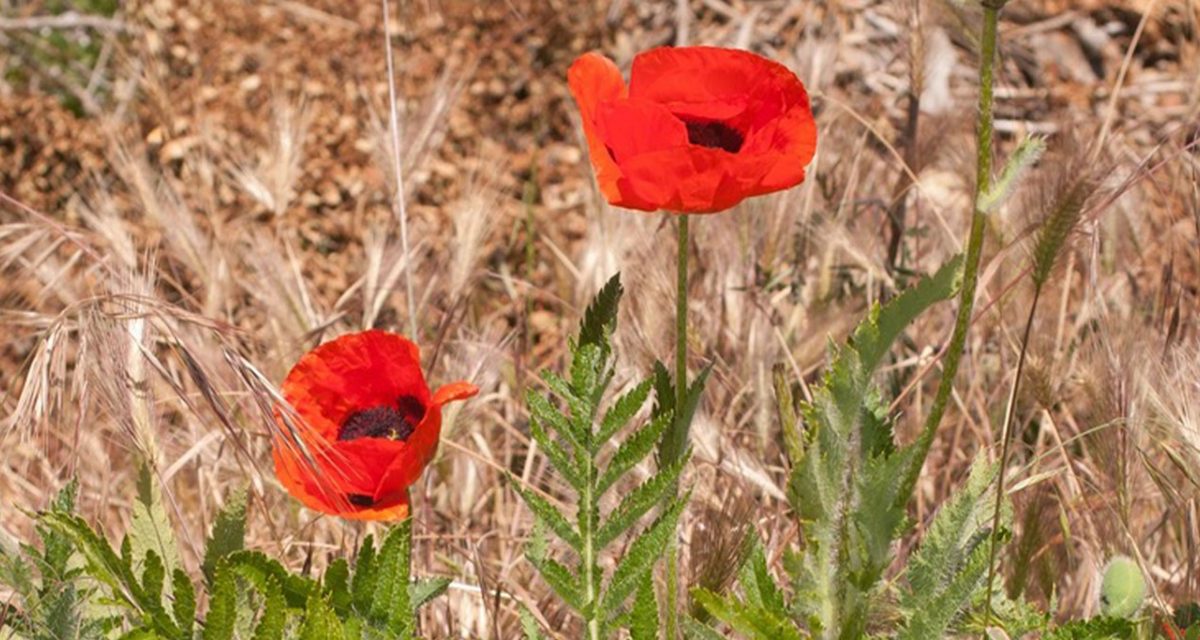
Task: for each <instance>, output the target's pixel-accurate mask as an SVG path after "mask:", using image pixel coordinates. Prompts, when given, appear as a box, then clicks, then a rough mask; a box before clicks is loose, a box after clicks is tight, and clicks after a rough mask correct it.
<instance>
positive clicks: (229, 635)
mask: <svg viewBox="0 0 1200 640" xmlns="http://www.w3.org/2000/svg"><path fill="white" fill-rule="evenodd" d="M236 624H237V577H236V576H235V575H234V571H233V569H232V568H231V567H229V566H228V565H226V564H224V563H222V564H221V565H220V566H218V567H217V571H216V575H215V577H214V579H213V585H212V592H211V594H210V596H209V601H208V615H207V616H205V618H204V636H203V637H204V640H233V631H234V627H235V625H236Z"/></svg>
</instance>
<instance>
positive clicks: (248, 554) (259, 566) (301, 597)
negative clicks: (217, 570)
mask: <svg viewBox="0 0 1200 640" xmlns="http://www.w3.org/2000/svg"><path fill="white" fill-rule="evenodd" d="M222 564H223V565H228V566H229V568H230V570H231V571H234V572H236V574H237V575H238V576H241V577H242V578H244V579H246V580H248V581H249V582H250V583H251V584H253V585H254V586H255V588H257V589H258V590H259V591H262V592H263V593H266V591H267V588H268V587H267V584H268V582H269V580H271V579H274V580H275V581H276V582H277V583H279V585H280V587H281V588H282V589H283V595H284V596H285V597H286V598H287V601H288V606H290V607H293V608H296V609H302V608H304V607H305V606H306V605H307V603H308V600H309V596H310V595H312V593H313V592H319V591H320V590H321V589H320V586H319V585H318V584H317V583H316V582H314V581H313V580H310V579H309V578H305V577H304V576H300V575H296V574H294V573H292V572H290V571H288V570H287V569H286V568H284V566H283V565H282V564H280V563H279V561H278V560H274V559H272V558H269V557H267V556H266V555H265V554H263V553H262V552H259V551H235V552H233V553H231V554H229V555H227V556H225V558H224V559H223V560H222V561H221V564H219V565H218V566H221V565H222Z"/></svg>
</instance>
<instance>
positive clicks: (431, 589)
mask: <svg viewBox="0 0 1200 640" xmlns="http://www.w3.org/2000/svg"><path fill="white" fill-rule="evenodd" d="M451 582H452V580H451V579H450V578H446V577H443V576H438V577H434V578H422V579H421V580H417V581H416V582H413V583H411V584H409V585H408V598H409V600H411V601H412V608H413V611H416V610H417V609H420V608H421V607H423V606H425V604H426V603H428V602H429V601H430V600H433V599H434V598H436V597H438V596H440V595H442V594H443V593H446V589H449V588H450V583H451Z"/></svg>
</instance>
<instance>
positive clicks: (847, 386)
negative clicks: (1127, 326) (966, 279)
mask: <svg viewBox="0 0 1200 640" xmlns="http://www.w3.org/2000/svg"><path fill="white" fill-rule="evenodd" d="M960 269H961V258H958V257H956V258H955V259H953V260H951V261H950V262H949V263H947V264H946V265H945V266H943V267H942V268H941V269H939V270H938V272H937V273H936V274H934V275H933V276H930V277H928V278H924V279H922V280H921V281H920V282H918V283H917V284H916V285H915V286H913V287H912V288H910V289H908V290H907V291H905V292H904V293H902V294H900V295H899V296H897V297H896V298H895V299H893V300H892V301H891V302H890V303H888V304H887V305H885V306H883V307H880V306H878V305H876V306H874V307H873V308H872V309H871V310H870V312H869V313H868V314H867V317H866V319H865V320H864V321H863V322H862V323H860V324H859V325H858V327H857V328H856V329H855V331H854V333H853V334H852V335H851V336H850V338H849V340H848V341H847V344H846V346H845V347H844V348H842V349H840V350H837V351H836V352H835V358H834V360H833V362H832V363H831V365H830V366H829V369H828V371H827V372H826V374H825V378H824V380H823V382H822V384H820V385H818V386H817V387H815V388H814V389H813V391H812V401H811V402H808V403H805V404H803V405H802V407H801V410H802V414H803V416H804V422H805V426H806V428H807V429H808V436H807V438H806V439H805V440H804V442H803V448H802V450H800V451H796V452H795V453H797V454H798V455H799V459H798V460H795V461H794V466H793V469H792V473H791V475H790V477H789V481H788V488H789V502H790V503H791V504H792V506H793V508H794V509H796V511H797V513H798V515H799V518H800V520H801V522H802V523H803V525H804V531H805V539H806V545H805V548H804V551H803V554H801V556H800V560H799V562H797V563H795V568H796V574H795V575H796V578H797V585H796V592H797V593H796V602H795V605H794V607H795V609H796V612H797V613H798V614H799V615H800V616H802V617H804V618H805V619H806V622H807V623H808V625H809V626H810V627H811V628H816V629H820V630H821V634H822V637H827V638H832V637H840V638H848V637H849V638H855V637H860V636H862V635H863V634H865V633H866V628H867V623H868V621H869V606H870V603H871V602H872V601H873V599H874V592H875V588H876V585H877V584H878V581H879V580H880V578H881V577H882V574H883V571H884V570H885V569H886V567H887V565H888V564H889V559H890V553H891V548H892V544H891V543H892V541H893V540H894V538H895V536H897V535H898V534H899V532H900V530H901V528H902V527H901V524H902V523H903V521H904V514H905V507H906V504H907V496H900V495H898V494H899V491H900V489H899V487H898V486H897V485H898V484H899V483H897V482H896V478H897V477H903V476H904V474H905V473H906V472H907V471H908V470H909V468H910V465H909V463H910V461H911V458H912V452H911V450H907V449H906V450H903V451H897V450H896V448H895V445H894V442H893V436H892V432H891V423H890V421H889V420H888V417H887V415H886V409H885V407H886V405H885V404H884V403H883V402H881V400H880V398H879V395H878V392H877V391H876V390H875V389H874V386H873V384H872V377H873V375H874V372H875V370H876V369H877V368H878V367H879V365H880V363H881V362H882V360H883V358H884V357H885V356H886V355H887V353H888V351H889V350H890V349H891V345H892V343H893V342H895V340H896V338H897V337H898V336H899V335H900V333H901V332H902V331H903V330H904V329H905V328H906V327H907V326H908V325H909V324H910V323H911V322H912V321H913V320H914V319H915V318H916V317H917V316H918V315H920V314H921V313H922V312H923V311H925V310H926V309H928V308H929V307H930V306H932V305H933V304H935V303H937V302H939V301H942V300H945V299H947V298H949V297H951V296H952V295H953V294H954V292H955V291H956V290H957V287H958V281H959V278H960ZM792 448H793V449H801V447H792Z"/></svg>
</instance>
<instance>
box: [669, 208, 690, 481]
mask: <svg viewBox="0 0 1200 640" xmlns="http://www.w3.org/2000/svg"><path fill="white" fill-rule="evenodd" d="M687 281H688V217H687V214H682V215H680V216H679V260H678V262H677V264H676V272H675V412H676V414H678V413H679V412H680V411H683V407H684V405H686V404H687V390H688V384H687V325H688V322H687V312H688V297H687ZM679 426H680V425H679V424H678V423H677V424H676V425H675V427H676V428H679ZM689 426H690V425H683V427H684V428H687V427H689ZM684 442H687V438H686V437H685V438H684ZM664 462H665V463H667V464H674V463H675V460H664Z"/></svg>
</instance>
